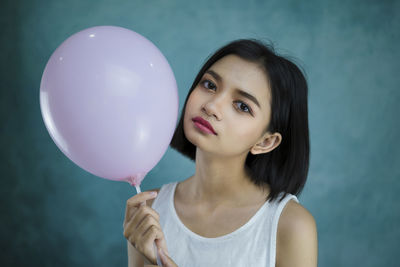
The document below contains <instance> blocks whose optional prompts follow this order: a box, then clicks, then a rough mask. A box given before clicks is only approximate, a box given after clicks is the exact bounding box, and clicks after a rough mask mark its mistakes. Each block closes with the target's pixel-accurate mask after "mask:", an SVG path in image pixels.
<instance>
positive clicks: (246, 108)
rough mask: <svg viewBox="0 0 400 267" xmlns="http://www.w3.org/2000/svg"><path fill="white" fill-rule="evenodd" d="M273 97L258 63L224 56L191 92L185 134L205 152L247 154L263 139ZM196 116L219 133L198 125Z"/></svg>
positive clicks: (187, 106)
mask: <svg viewBox="0 0 400 267" xmlns="http://www.w3.org/2000/svg"><path fill="white" fill-rule="evenodd" d="M246 94H247V95H249V96H248V97H246V96H245V95H246ZM250 95H251V96H250ZM270 100H271V96H270V88H269V83H268V79H267V76H266V73H265V71H264V70H263V69H261V67H260V66H259V65H257V64H255V63H252V62H249V61H246V60H244V59H242V58H240V57H238V56H236V55H228V56H225V57H223V58H221V59H220V60H218V61H217V62H215V63H214V65H212V66H211V67H210V68H209V69H208V70H207V71H206V72H205V74H204V75H203V77H202V78H201V79H200V82H199V84H197V86H196V87H195V88H194V90H193V91H192V93H191V94H190V96H189V99H188V101H187V104H186V110H185V115H184V132H185V136H186V138H187V139H188V140H189V141H190V142H191V143H192V144H194V145H195V146H197V147H198V148H200V149H202V150H204V151H208V152H212V153H214V154H218V155H221V156H236V155H241V154H243V153H245V154H246V155H247V153H248V152H249V151H250V149H251V148H252V147H253V146H254V145H255V144H257V143H258V142H260V141H262V139H263V138H262V137H263V134H264V130H265V129H266V127H267V125H268V124H269V120H270V114H271V107H270ZM194 117H201V118H203V119H205V120H206V121H208V122H209V123H210V124H211V126H212V127H213V128H214V130H215V132H216V135H214V134H209V133H205V132H203V131H201V130H200V129H199V128H198V127H196V125H195V123H194V122H193V121H192V119H193V118H194ZM260 138H261V139H260Z"/></svg>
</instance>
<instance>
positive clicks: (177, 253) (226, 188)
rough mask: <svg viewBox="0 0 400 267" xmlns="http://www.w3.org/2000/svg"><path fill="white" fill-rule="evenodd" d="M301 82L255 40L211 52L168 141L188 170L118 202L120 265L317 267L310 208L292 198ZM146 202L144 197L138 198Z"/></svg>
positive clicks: (297, 186) (303, 172)
mask: <svg viewBox="0 0 400 267" xmlns="http://www.w3.org/2000/svg"><path fill="white" fill-rule="evenodd" d="M307 91H308V88H307V82H306V79H305V77H304V75H303V73H302V71H300V69H299V68H298V67H297V66H296V65H295V64H294V63H292V62H291V61H289V60H288V59H286V58H284V57H282V56H280V55H277V54H276V53H275V52H274V50H273V49H272V48H271V47H269V46H267V45H265V44H263V43H261V42H260V41H257V40H247V39H242V40H237V41H234V42H231V43H229V44H228V45H226V46H224V47H222V48H220V49H219V50H218V51H217V52H216V53H215V54H214V55H212V56H211V57H210V58H209V59H208V60H207V62H206V63H205V64H204V66H203V67H202V68H201V70H200V72H199V74H198V75H197V77H196V78H195V80H194V82H193V85H192V87H191V88H190V91H189V93H188V97H187V99H186V101H185V105H184V108H183V111H182V115H181V118H180V121H179V124H178V126H177V129H176V131H175V133H174V136H173V139H172V142H171V147H173V148H174V149H176V150H177V151H179V152H181V153H182V154H183V155H185V156H187V157H189V158H190V159H192V160H193V161H195V163H196V170H195V173H194V174H193V176H191V177H189V178H187V179H186V180H184V181H182V182H174V183H169V184H166V185H163V186H162V187H161V189H157V190H154V192H155V193H153V194H152V193H151V192H143V193H140V194H137V195H135V196H134V197H132V198H130V199H129V200H128V201H127V206H126V214H125V221H124V236H125V237H126V238H127V240H128V259H129V266H143V265H144V263H145V262H147V263H149V262H150V263H151V264H156V253H155V250H154V247H153V243H154V242H156V244H157V247H158V253H159V254H160V257H161V260H162V261H163V265H164V266H180V267H185V266H191V267H192V266H202V267H205V266H207V267H208V266H270V267H272V266H278V267H286V266H290V267H293V266H297V267H302V266H307V267H311V266H317V230H316V224H315V220H314V218H313V216H312V215H311V214H310V213H309V212H308V211H307V210H306V209H305V208H304V207H303V206H302V205H301V204H299V201H298V199H297V197H296V195H298V194H299V193H300V192H301V191H302V189H303V186H304V184H305V181H306V178H307V172H308V165H309V132H308V108H307ZM144 201H148V202H147V204H148V205H141V203H142V202H144Z"/></svg>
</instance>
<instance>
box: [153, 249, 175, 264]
mask: <svg viewBox="0 0 400 267" xmlns="http://www.w3.org/2000/svg"><path fill="white" fill-rule="evenodd" d="M158 254H159V255H160V259H161V262H162V266H163V267H178V265H176V263H175V262H174V261H173V260H172V259H171V258H170V257H169V256H168V255H167V254H166V253H165V252H164V251H163V250H162V249H161V248H159V249H158Z"/></svg>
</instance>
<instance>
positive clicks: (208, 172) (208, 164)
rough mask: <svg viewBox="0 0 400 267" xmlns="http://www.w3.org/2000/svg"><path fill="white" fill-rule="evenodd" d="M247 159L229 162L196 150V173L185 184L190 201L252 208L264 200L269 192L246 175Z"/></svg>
mask: <svg viewBox="0 0 400 267" xmlns="http://www.w3.org/2000/svg"><path fill="white" fill-rule="evenodd" d="M246 155H247V154H246ZM246 155H240V156H237V157H231V158H227V157H220V156H216V155H210V154H205V153H203V152H199V150H197V152H196V172H195V174H194V175H193V176H192V177H190V178H189V179H188V180H187V184H186V185H187V186H186V190H187V192H186V193H188V196H187V197H188V198H190V201H191V202H192V201H193V202H195V203H207V205H210V206H219V205H238V204H239V205H240V204H243V205H246V204H249V205H250V204H253V203H254V202H257V201H260V199H265V197H266V196H267V195H268V192H269V191H268V188H265V189H267V191H265V190H264V191H263V190H262V189H261V188H260V187H258V186H256V185H255V184H254V183H253V182H252V181H251V180H250V177H249V176H248V174H246V172H245V168H244V162H245V160H246Z"/></svg>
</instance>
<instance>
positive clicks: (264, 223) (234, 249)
mask: <svg viewBox="0 0 400 267" xmlns="http://www.w3.org/2000/svg"><path fill="white" fill-rule="evenodd" d="M177 183H178V182H173V183H169V184H166V185H163V186H162V187H161V189H160V191H159V193H158V195H157V197H156V199H155V200H154V202H153V205H152V208H153V209H155V210H156V211H157V212H158V213H159V214H160V224H161V228H162V230H163V232H164V235H165V239H166V242H167V247H168V251H169V254H170V256H171V258H172V259H173V260H174V261H175V263H176V264H177V265H178V266H179V267H197V266H198V267H213V266H215V267H224V266H229V267H233V266H252V267H258V266H260V267H261V266H268V267H274V266H275V256H276V233H277V228H278V221H279V216H280V214H281V212H282V210H283V208H284V207H285V205H286V203H287V202H288V201H289V200H291V199H294V200H295V201H296V202H299V201H298V199H297V197H296V196H294V195H292V194H288V195H287V196H286V197H285V198H284V199H283V200H282V201H281V202H279V203H278V201H277V200H275V201H273V202H270V201H266V202H265V203H264V205H263V206H262V207H261V208H260V209H259V210H258V211H257V212H256V214H255V215H254V216H253V217H251V219H250V220H249V221H248V222H247V223H245V224H244V225H243V226H241V227H240V228H238V229H236V230H235V231H233V232H232V233H229V234H227V235H223V236H219V237H215V238H208V237H203V236H200V235H198V234H196V233H194V232H192V231H191V230H190V229H189V228H187V227H186V226H185V225H184V224H183V223H182V222H181V220H180V219H179V217H178V215H177V213H176V210H175V206H174V193H175V188H176V185H177Z"/></svg>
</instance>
